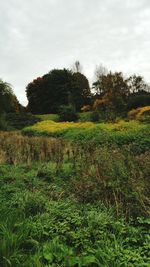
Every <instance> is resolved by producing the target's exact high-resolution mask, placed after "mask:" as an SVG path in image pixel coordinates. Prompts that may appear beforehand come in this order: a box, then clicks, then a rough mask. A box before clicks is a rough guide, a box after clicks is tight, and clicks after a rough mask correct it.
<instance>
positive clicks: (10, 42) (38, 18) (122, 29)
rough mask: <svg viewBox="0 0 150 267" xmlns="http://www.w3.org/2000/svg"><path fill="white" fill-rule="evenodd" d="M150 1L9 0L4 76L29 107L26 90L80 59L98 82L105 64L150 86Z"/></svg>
mask: <svg viewBox="0 0 150 267" xmlns="http://www.w3.org/2000/svg"><path fill="white" fill-rule="evenodd" d="M149 12H150V2H149V0H140V1H139V0H132V1H129V0H125V1H120V0H105V1H102V0H94V1H91V0H76V1H70V0H44V1H41V0H26V1H20V0H5V1H3V2H2V1H1V3H0V25H1V26H0V77H1V78H2V79H4V80H6V81H8V82H10V83H11V84H12V85H13V88H14V92H15V93H16V95H17V96H18V98H19V100H20V101H21V103H23V104H26V103H27V100H26V97H25V87H26V85H27V84H28V83H29V82H30V81H31V80H33V79H34V78H35V77H37V76H40V75H43V74H44V73H47V72H48V71H49V70H51V69H52V68H54V67H55V68H62V67H70V66H71V65H72V63H73V62H74V61H75V60H76V59H79V60H80V61H81V63H82V65H83V67H84V72H85V74H86V75H87V76H88V78H89V79H90V81H91V80H92V77H93V73H94V68H95V66H96V65H97V64H99V63H101V62H102V63H103V64H105V65H106V66H108V68H110V69H112V70H119V71H120V70H122V71H124V72H125V73H134V72H137V73H141V74H142V75H143V76H145V78H146V80H147V81H149V82H150V73H149V69H150V54H149V44H150V34H149V28H150V17H149Z"/></svg>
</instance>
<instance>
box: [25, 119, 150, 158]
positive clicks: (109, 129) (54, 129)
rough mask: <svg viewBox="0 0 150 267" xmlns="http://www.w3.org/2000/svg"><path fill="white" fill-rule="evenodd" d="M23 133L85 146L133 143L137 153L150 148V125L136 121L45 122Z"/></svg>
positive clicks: (26, 129)
mask: <svg viewBox="0 0 150 267" xmlns="http://www.w3.org/2000/svg"><path fill="white" fill-rule="evenodd" d="M22 132H23V134H26V135H31V136H32V135H33V136H42V135H45V136H52V137H63V138H65V139H66V140H69V141H72V142H73V143H78V144H82V145H85V146H91V145H98V146H113V145H116V144H117V145H118V146H123V145H128V144H131V143H132V148H133V149H134V151H135V152H136V153H139V152H141V151H143V152H144V151H145V150H146V149H148V148H149V146H150V139H149V136H150V125H149V124H142V123H140V122H136V121H130V122H125V121H120V122H117V123H100V124H94V123H92V122H85V123H84V122H78V123H71V122H70V123H69V122H64V123H56V122H52V121H43V122H39V123H37V124H35V125H34V126H32V127H27V128H24V129H23V131H22Z"/></svg>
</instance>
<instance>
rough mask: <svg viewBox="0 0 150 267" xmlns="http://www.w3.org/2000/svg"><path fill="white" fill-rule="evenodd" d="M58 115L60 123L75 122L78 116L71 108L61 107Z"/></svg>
mask: <svg viewBox="0 0 150 267" xmlns="http://www.w3.org/2000/svg"><path fill="white" fill-rule="evenodd" d="M58 115H59V120H60V121H77V120H78V114H77V113H76V112H75V110H74V108H73V107H72V106H61V108H60V110H59V113H58Z"/></svg>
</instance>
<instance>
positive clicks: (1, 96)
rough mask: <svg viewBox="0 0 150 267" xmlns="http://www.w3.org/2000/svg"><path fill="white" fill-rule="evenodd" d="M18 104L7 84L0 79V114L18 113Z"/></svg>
mask: <svg viewBox="0 0 150 267" xmlns="http://www.w3.org/2000/svg"><path fill="white" fill-rule="evenodd" d="M19 109H20V104H19V102H18V100H17V98H16V96H15V95H14V93H13V90H12V88H11V86H10V84H9V83H7V82H3V81H2V80H1V79H0V113H3V112H6V113H8V112H19Z"/></svg>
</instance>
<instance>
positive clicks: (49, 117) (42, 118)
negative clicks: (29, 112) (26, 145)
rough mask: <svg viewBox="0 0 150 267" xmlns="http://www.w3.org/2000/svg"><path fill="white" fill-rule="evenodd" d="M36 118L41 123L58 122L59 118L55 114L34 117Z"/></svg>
mask: <svg viewBox="0 0 150 267" xmlns="http://www.w3.org/2000/svg"><path fill="white" fill-rule="evenodd" d="M34 116H35V117H36V118H38V119H40V120H41V121H46V120H50V121H59V116H58V115H57V114H43V115H34Z"/></svg>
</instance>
